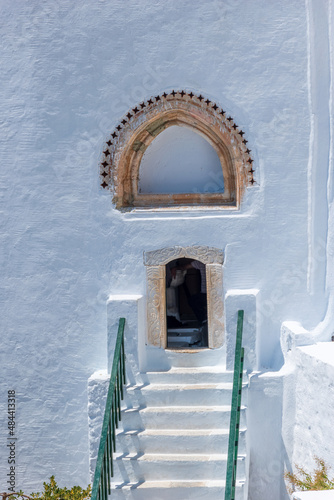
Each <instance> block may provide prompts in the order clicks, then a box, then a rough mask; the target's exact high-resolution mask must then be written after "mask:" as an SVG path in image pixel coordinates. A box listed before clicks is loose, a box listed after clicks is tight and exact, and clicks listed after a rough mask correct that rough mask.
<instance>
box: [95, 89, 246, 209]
mask: <svg viewBox="0 0 334 500" xmlns="http://www.w3.org/2000/svg"><path fill="white" fill-rule="evenodd" d="M252 164H253V159H252V158H251V156H250V150H249V149H248V147H247V140H246V139H245V138H244V131H243V130H241V129H240V128H239V127H238V126H237V125H236V124H235V123H234V122H233V120H232V118H231V117H229V116H226V113H225V111H224V110H223V109H222V108H220V107H219V106H217V105H216V104H215V103H213V102H212V101H211V100H209V99H206V100H205V99H204V97H203V96H202V95H195V94H194V93H192V92H190V93H187V92H184V91H180V92H175V91H173V92H170V93H169V94H167V93H165V92H164V94H162V95H160V96H156V97H154V98H150V99H148V100H147V101H144V102H142V103H140V104H139V105H138V106H136V107H135V108H133V109H132V110H130V111H129V112H128V113H127V115H125V117H124V118H123V120H121V122H120V123H119V125H118V126H117V127H116V129H115V130H114V132H113V133H112V134H111V136H110V139H109V140H108V141H107V144H106V148H105V150H104V151H103V159H102V162H101V179H102V182H101V186H102V187H103V188H105V189H110V190H111V192H112V194H113V202H114V203H115V206H116V208H119V209H127V210H128V209H130V210H131V209H133V208H136V207H142V208H155V207H162V208H163V207H168V209H173V208H176V209H178V208H179V207H182V206H189V207H194V206H195V207H197V206H200V207H201V208H204V207H206V206H207V207H212V206H217V207H221V208H224V207H234V208H238V207H239V205H240V201H241V197H242V194H243V192H244V190H245V188H246V187H248V186H250V185H253V184H254V183H255V180H254V175H253V174H254V169H253V165H252Z"/></svg>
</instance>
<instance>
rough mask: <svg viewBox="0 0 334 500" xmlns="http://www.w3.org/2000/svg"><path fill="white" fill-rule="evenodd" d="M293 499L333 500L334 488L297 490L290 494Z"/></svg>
mask: <svg viewBox="0 0 334 500" xmlns="http://www.w3.org/2000/svg"><path fill="white" fill-rule="evenodd" d="M292 498H293V500H330V499H331V500H333V499H334V490H324V491H298V492H296V493H294V494H293V495H292Z"/></svg>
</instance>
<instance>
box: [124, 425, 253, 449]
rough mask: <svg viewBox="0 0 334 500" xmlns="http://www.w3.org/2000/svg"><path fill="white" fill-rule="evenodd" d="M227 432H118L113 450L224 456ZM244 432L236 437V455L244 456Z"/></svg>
mask: <svg viewBox="0 0 334 500" xmlns="http://www.w3.org/2000/svg"><path fill="white" fill-rule="evenodd" d="M228 438H229V431H228V429H181V430H179V431H178V430H168V429H164V430H162V429H150V430H144V431H137V430H134V431H128V432H123V431H121V432H118V434H117V442H116V446H117V448H116V449H117V450H118V451H122V452H123V453H126V454H128V453H137V454H141V453H160V452H161V450H164V452H165V453H180V452H181V451H182V452H184V453H202V452H203V450H205V452H206V453H225V452H226V451H227V449H228ZM245 441H246V430H245V429H242V430H241V431H240V435H239V453H241V454H245V453H246V443H245Z"/></svg>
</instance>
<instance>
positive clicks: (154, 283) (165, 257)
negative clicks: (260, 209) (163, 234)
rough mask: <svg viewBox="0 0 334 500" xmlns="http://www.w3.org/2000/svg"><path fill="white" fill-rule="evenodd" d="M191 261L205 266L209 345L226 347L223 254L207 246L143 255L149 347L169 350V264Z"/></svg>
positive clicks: (179, 247) (169, 249) (179, 248)
mask: <svg viewBox="0 0 334 500" xmlns="http://www.w3.org/2000/svg"><path fill="white" fill-rule="evenodd" d="M183 257H185V258H188V259H194V260H198V261H200V262H203V264H205V267H206V284H207V301H208V346H209V348H211V349H214V348H218V347H221V346H222V345H223V344H224V303H223V268H222V265H223V261H224V256H223V251H222V250H220V249H217V248H212V247H206V246H192V247H191V246H189V247H181V246H174V247H169V248H162V249H160V250H154V251H151V252H144V264H145V266H146V277H147V341H148V344H149V345H153V346H156V347H163V348H166V347H167V326H166V267H165V266H166V264H168V262H170V261H172V260H175V259H179V258H183Z"/></svg>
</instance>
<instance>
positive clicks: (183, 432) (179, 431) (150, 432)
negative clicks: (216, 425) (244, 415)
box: [117, 427, 246, 436]
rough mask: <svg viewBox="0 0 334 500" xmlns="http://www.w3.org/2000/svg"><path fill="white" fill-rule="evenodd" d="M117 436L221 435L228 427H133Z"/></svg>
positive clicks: (227, 430) (242, 429)
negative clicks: (142, 428) (141, 428)
mask: <svg viewBox="0 0 334 500" xmlns="http://www.w3.org/2000/svg"><path fill="white" fill-rule="evenodd" d="M245 431H246V427H244V428H241V429H240V430H239V432H240V433H241V432H245ZM117 435H118V436H120V435H125V436H138V435H140V436H145V435H150V436H221V435H224V436H225V435H227V436H228V435H229V429H227V428H222V429H144V430H139V429H134V430H128V431H120V432H118V433H117Z"/></svg>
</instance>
